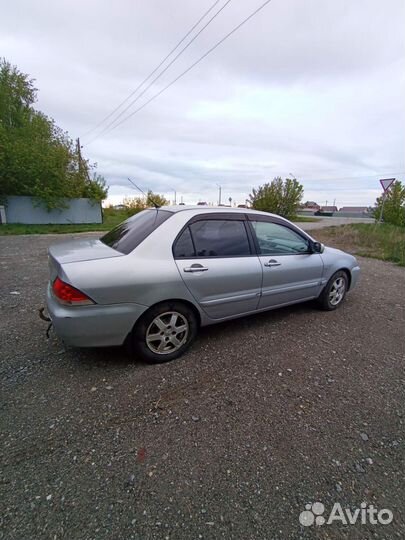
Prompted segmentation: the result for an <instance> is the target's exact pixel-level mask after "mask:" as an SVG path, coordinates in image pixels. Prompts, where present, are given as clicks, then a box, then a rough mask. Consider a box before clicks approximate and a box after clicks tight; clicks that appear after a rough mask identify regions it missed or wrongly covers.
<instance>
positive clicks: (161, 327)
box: [131, 302, 198, 364]
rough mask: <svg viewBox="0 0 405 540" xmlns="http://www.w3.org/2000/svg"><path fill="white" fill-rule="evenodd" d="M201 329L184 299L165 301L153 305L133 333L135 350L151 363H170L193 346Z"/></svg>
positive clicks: (137, 354) (139, 355)
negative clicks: (181, 300) (182, 300)
mask: <svg viewBox="0 0 405 540" xmlns="http://www.w3.org/2000/svg"><path fill="white" fill-rule="evenodd" d="M197 331H198V320H197V317H196V315H195V313H194V311H193V309H192V308H189V307H188V306H187V305H186V304H183V303H181V302H162V303H161V304H157V305H156V306H153V307H152V308H150V309H149V310H148V311H147V312H146V313H145V314H144V315H143V316H142V317H141V319H140V320H139V321H138V322H137V324H136V325H135V328H134V330H133V332H132V339H131V345H132V352H133V353H134V354H135V355H136V356H137V357H139V358H142V360H145V361H146V362H149V363H151V364H161V363H163V362H170V361H171V360H174V359H175V358H178V357H179V356H181V355H182V354H183V353H184V352H185V351H186V350H187V349H188V348H189V347H190V345H191V343H192V342H193V340H194V338H195V337H196V335H197Z"/></svg>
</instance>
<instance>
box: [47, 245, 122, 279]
mask: <svg viewBox="0 0 405 540" xmlns="http://www.w3.org/2000/svg"><path fill="white" fill-rule="evenodd" d="M48 254H49V269H50V274H51V281H53V280H54V279H55V278H56V276H58V275H59V276H63V272H62V271H61V266H62V265H63V264H69V263H75V262H80V261H89V260H95V259H108V258H111V257H122V256H123V254H122V253H120V252H119V251H116V250H115V249H113V248H111V247H109V246H106V245H105V244H103V243H102V242H101V241H100V240H99V239H98V238H86V239H79V240H72V241H70V242H63V243H60V244H55V245H53V246H50V248H49V250H48Z"/></svg>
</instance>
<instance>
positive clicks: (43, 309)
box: [38, 307, 52, 339]
mask: <svg viewBox="0 0 405 540" xmlns="http://www.w3.org/2000/svg"><path fill="white" fill-rule="evenodd" d="M44 311H45V308H43V307H41V308H39V310H38V314H39V318H40V319H42V320H43V321H45V322H49V325H48V328H47V329H46V339H49V332H50V331H51V328H52V319H50V318H49V317H47V316H46V315H44Z"/></svg>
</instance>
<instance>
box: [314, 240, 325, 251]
mask: <svg viewBox="0 0 405 540" xmlns="http://www.w3.org/2000/svg"><path fill="white" fill-rule="evenodd" d="M312 249H313V251H314V253H323V250H324V249H325V246H324V245H323V244H321V242H312Z"/></svg>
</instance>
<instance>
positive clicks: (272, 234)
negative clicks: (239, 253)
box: [251, 221, 310, 255]
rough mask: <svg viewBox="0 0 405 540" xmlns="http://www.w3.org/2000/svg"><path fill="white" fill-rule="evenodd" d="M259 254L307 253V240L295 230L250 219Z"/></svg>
mask: <svg viewBox="0 0 405 540" xmlns="http://www.w3.org/2000/svg"><path fill="white" fill-rule="evenodd" d="M251 223H252V226H253V229H254V231H255V234H256V238H257V242H258V244H259V249H260V254H261V255H291V254H299V253H308V252H309V251H310V249H309V241H308V240H307V239H305V238H303V237H302V236H301V235H299V234H298V233H296V232H295V231H293V230H291V229H289V228H288V227H285V226H284V225H279V224H278V223H271V222H268V221H251Z"/></svg>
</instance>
